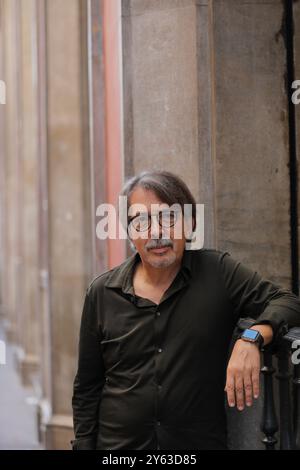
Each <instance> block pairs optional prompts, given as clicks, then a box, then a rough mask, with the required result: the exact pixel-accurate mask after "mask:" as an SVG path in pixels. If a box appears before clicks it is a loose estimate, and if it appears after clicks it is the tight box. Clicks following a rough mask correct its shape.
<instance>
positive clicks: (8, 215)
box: [1, 0, 22, 344]
mask: <svg viewBox="0 0 300 470" xmlns="http://www.w3.org/2000/svg"><path fill="white" fill-rule="evenodd" d="M18 6H19V2H18V1H17V0H2V3H1V15H3V16H2V18H3V19H2V38H3V42H2V43H1V48H2V54H3V57H2V61H3V69H4V76H3V77H2V78H3V79H4V81H5V83H6V104H5V105H4V106H3V105H1V113H2V122H3V126H4V128H3V134H4V135H3V142H2V144H1V145H2V149H3V155H2V169H1V171H2V172H3V180H2V181H3V186H2V189H3V192H2V209H3V212H2V214H3V219H2V223H5V226H3V227H2V234H3V235H2V237H3V239H2V244H3V245H2V246H3V248H4V251H3V263H5V265H4V264H3V265H2V278H1V291H2V302H3V304H2V311H3V312H4V314H5V323H6V331H7V339H8V340H10V341H14V342H15V343H16V344H20V343H21V341H20V337H21V335H20V333H21V332H20V317H21V308H22V289H21V287H22V285H20V272H21V231H22V223H21V210H20V202H21V194H22V181H21V152H20V139H19V137H20V124H21V121H20V87H19V85H20V74H19V68H18V65H19V53H20V51H19V46H20V40H19V39H20V38H19V33H20V31H19V29H20V17H19V9H18ZM4 216H5V219H4Z"/></svg>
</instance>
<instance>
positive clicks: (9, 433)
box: [0, 326, 41, 450]
mask: <svg viewBox="0 0 300 470" xmlns="http://www.w3.org/2000/svg"><path fill="white" fill-rule="evenodd" d="M0 339H1V340H4V341H5V338H4V334H3V329H1V326H0ZM15 352H16V350H15V349H14V347H13V346H11V345H9V344H6V364H5V365H3V364H0V449H1V450H14V449H19V450H29V449H33V450H38V449H41V446H40V445H39V443H38V440H37V434H36V426H35V420H36V416H35V403H36V399H35V398H34V396H33V392H32V390H31V389H27V388H24V387H23V385H22V384H21V381H20V378H19V376H18V374H17V371H16V370H15Z"/></svg>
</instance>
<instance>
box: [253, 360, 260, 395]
mask: <svg viewBox="0 0 300 470" xmlns="http://www.w3.org/2000/svg"><path fill="white" fill-rule="evenodd" d="M259 372H260V370H259V367H258V368H255V369H253V371H252V387H253V396H254V398H258V397H259Z"/></svg>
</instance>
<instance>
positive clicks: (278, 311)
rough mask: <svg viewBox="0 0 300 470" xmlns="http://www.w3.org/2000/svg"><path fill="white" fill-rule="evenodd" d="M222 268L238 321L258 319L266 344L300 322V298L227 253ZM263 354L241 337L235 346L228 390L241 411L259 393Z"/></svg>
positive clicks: (231, 404) (232, 400)
mask: <svg viewBox="0 0 300 470" xmlns="http://www.w3.org/2000/svg"><path fill="white" fill-rule="evenodd" d="M220 267H221V274H222V278H223V281H224V283H225V287H226V291H227V292H228V295H229V298H230V301H231V303H232V306H233V309H234V315H235V318H236V321H237V320H238V319H239V318H240V317H251V318H253V319H255V320H256V322H255V324H254V325H253V326H252V327H251V328H252V329H256V330H258V331H259V332H260V333H261V334H262V336H263V338H264V344H269V343H271V342H272V341H275V340H276V339H277V338H279V337H280V336H281V335H282V334H283V333H284V332H285V331H286V330H285V328H290V327H293V326H299V325H300V300H299V298H298V297H297V296H296V295H294V294H292V293H291V292H290V291H289V290H287V289H284V288H282V287H280V286H278V285H276V284H275V283H273V282H271V281H270V280H268V279H264V278H263V277H262V276H260V275H259V274H258V273H257V272H256V271H253V270H251V269H250V268H248V267H247V266H245V265H244V264H243V263H241V262H239V261H236V260H234V259H233V258H232V257H231V256H230V255H229V253H227V252H226V253H223V254H222V256H221V259H220ZM259 373H260V353H259V350H258V348H257V346H256V345H255V344H251V343H247V342H245V341H243V340H241V339H240V340H238V341H237V342H236V344H235V346H234V348H233V351H232V354H231V357H230V360H229V363H228V367H227V380H226V387H225V391H226V392H227V398H228V403H229V405H230V406H235V405H237V407H238V409H239V410H242V409H243V408H244V404H245V401H246V404H247V405H248V406H250V405H251V404H252V397H253V396H254V398H257V397H258V395H259Z"/></svg>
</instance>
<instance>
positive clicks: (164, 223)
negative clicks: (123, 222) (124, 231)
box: [128, 210, 181, 232]
mask: <svg viewBox="0 0 300 470" xmlns="http://www.w3.org/2000/svg"><path fill="white" fill-rule="evenodd" d="M180 213H181V211H180V210H172V211H170V210H165V211H160V212H158V213H157V214H151V215H150V214H149V213H148V212H145V213H142V214H137V215H136V216H134V217H132V218H131V219H129V220H128V228H130V229H131V228H133V229H134V230H136V231H137V232H145V231H146V230H149V228H150V227H151V221H152V217H155V218H156V220H157V221H158V223H159V225H160V226H161V227H163V228H170V227H173V226H174V225H175V223H176V222H177V219H178V215H179V214H180Z"/></svg>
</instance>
